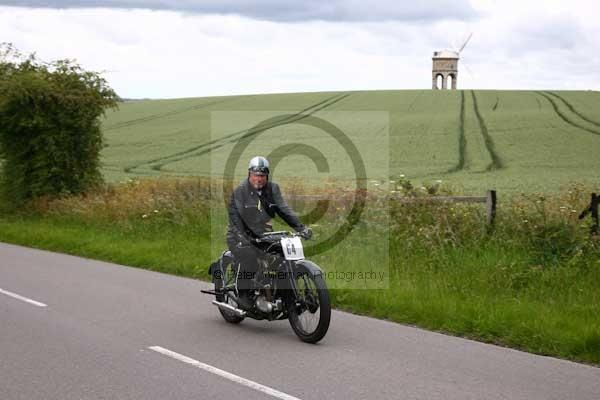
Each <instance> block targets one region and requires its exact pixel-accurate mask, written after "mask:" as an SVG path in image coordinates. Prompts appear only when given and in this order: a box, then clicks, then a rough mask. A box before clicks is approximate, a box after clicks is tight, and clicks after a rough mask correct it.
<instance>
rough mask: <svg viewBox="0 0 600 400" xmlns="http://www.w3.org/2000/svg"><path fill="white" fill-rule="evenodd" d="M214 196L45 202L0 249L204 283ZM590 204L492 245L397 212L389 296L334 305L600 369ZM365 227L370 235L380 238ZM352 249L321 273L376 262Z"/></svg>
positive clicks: (598, 253) (411, 211) (14, 223)
mask: <svg viewBox="0 0 600 400" xmlns="http://www.w3.org/2000/svg"><path fill="white" fill-rule="evenodd" d="M404 184H405V186H406V187H408V185H406V182H404ZM205 185H206V182H198V181H194V180H189V179H188V180H185V181H174V180H169V181H161V180H153V181H142V182H139V181H132V182H130V183H128V184H126V185H121V186H116V187H110V188H108V189H107V190H105V191H103V192H101V193H97V194H94V195H91V196H87V197H79V198H67V199H62V200H54V201H40V202H38V203H37V204H33V205H32V206H31V208H30V209H29V210H28V212H26V213H18V214H14V213H12V214H3V215H0V241H3V242H9V243H15V244H20V245H25V246H30V247H35V248H41V249H47V250H52V251H58V252H63V253H68V254H74V255H79V256H84V257H89V258H94V259H100V260H105V261H110V262H115V263H119V264H125V265H131V266H135V267H140V268H146V269H150V270H154V271H161V272H166V273H170V274H175V275H180V276H186V277H191V278H196V279H207V278H208V276H207V272H206V269H207V267H208V264H209V262H210V261H211V257H212V256H213V255H212V254H211V243H210V214H211V213H210V212H209V208H210V207H207V204H209V202H207V200H206V192H207V190H206V186H205ZM585 193H586V190H583V189H582V188H579V189H573V190H569V191H568V192H565V195H564V196H562V197H557V198H552V199H548V198H545V197H543V196H539V195H538V196H533V195H532V196H529V197H527V196H525V197H523V198H521V199H518V200H514V201H511V202H508V201H505V202H504V203H503V207H502V208H500V209H499V215H498V222H497V226H496V228H495V231H494V233H493V234H492V235H487V234H485V229H483V219H484V216H483V215H482V210H480V209H478V208H477V207H474V206H469V205H465V206H461V205H455V204H446V205H436V206H432V205H428V204H421V205H398V204H391V205H390V214H389V217H390V220H389V223H390V229H389V269H388V272H389V288H388V289H380V290H364V289H363V290H358V289H336V290H332V291H331V292H332V298H333V304H334V306H335V307H337V308H339V309H344V310H348V311H351V312H355V313H360V314H365V315H371V316H374V317H377V318H385V319H389V320H392V321H396V322H402V323H408V324H413V325H417V326H420V327H424V328H427V329H432V330H437V331H441V332H446V333H451V334H454V335H458V336H464V337H469V338H473V339H477V340H481V341H485V342H490V343H495V344H500V345H504V346H510V347H514V348H518V349H522V350H525V351H529V352H533V353H537V354H544V355H550V356H557V357H561V358H566V359H571V360H575V361H581V362H588V363H592V364H600V287H599V286H600V285H598V282H600V241H599V240H598V238H595V239H594V238H590V237H589V235H588V234H587V229H588V228H589V227H587V226H585V225H581V223H580V222H579V221H577V220H576V216H575V213H574V212H573V211H574V210H577V209H579V208H578V207H583V205H584V202H585ZM337 211H338V212H339V208H338V209H337ZM368 223H369V221H366V225H365V226H366V227H361V229H363V232H364V233H365V234H366V235H370V236H373V235H377V234H379V233H378V232H379V231H376V230H369V227H368ZM315 230H316V233H317V234H318V233H319V228H316V229H315ZM382 239H383V237H382ZM350 249H351V251H353V252H354V253H350V254H349V256H348V255H346V257H330V258H327V257H321V258H320V259H319V263H320V264H321V265H322V266H323V267H324V269H325V270H335V269H337V268H339V267H340V266H339V265H337V264H336V263H340V262H341V261H340V260H344V261H343V262H344V263H352V261H351V260H354V259H355V260H361V259H362V260H364V253H365V252H368V251H369V249H368V248H364V247H361V246H357V245H355V244H352V246H350ZM349 260H350V261H349ZM346 267H347V266H346ZM350 267H352V266H350ZM357 267H358V266H357ZM382 268H383V266H382Z"/></svg>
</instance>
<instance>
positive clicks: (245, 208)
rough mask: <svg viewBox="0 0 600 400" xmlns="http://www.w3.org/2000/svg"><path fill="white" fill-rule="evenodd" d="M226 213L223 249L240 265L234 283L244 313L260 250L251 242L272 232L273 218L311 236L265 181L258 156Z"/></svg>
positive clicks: (251, 297) (266, 168)
mask: <svg viewBox="0 0 600 400" xmlns="http://www.w3.org/2000/svg"><path fill="white" fill-rule="evenodd" d="M228 213H229V226H228V228H227V246H228V247H229V250H230V251H231V252H232V253H233V255H234V257H235V258H236V259H237V260H239V261H240V263H241V267H240V271H238V280H237V287H238V294H239V296H238V300H239V301H238V307H240V308H242V309H246V310H247V309H250V308H252V306H253V304H254V289H255V288H254V285H253V284H254V281H253V278H254V277H255V276H256V273H257V272H258V258H259V257H260V256H261V253H263V250H264V249H261V247H260V245H259V244H258V243H256V242H255V241H254V239H256V238H258V237H260V236H261V235H262V234H263V233H265V232H270V231H272V230H273V228H272V226H271V224H270V221H271V219H272V218H273V217H275V215H276V214H277V215H279V216H280V217H281V218H282V219H283V220H284V221H285V222H286V223H287V224H288V225H289V226H290V227H292V228H293V229H294V230H296V231H297V232H301V233H302V234H303V235H304V236H305V237H307V238H309V237H310V236H312V231H311V230H310V228H307V227H306V226H305V225H304V224H302V222H300V220H299V219H298V217H297V216H296V214H295V213H294V211H293V210H292V209H291V208H290V207H289V206H288V205H287V203H286V202H285V200H284V199H283V197H282V196H281V191H280V189H279V185H277V184H276V183H274V182H271V181H269V161H267V159H266V158H264V157H261V156H257V157H254V158H252V159H251V160H250V163H249V165H248V177H247V179H245V180H243V181H242V182H241V183H240V185H239V186H238V187H237V188H236V189H235V190H234V191H233V193H232V195H231V201H230V203H229V209H228Z"/></svg>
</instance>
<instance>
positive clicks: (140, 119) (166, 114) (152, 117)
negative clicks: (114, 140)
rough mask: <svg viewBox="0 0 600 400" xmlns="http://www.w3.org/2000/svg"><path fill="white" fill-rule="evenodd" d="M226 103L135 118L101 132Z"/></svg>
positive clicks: (200, 105) (202, 105)
mask: <svg viewBox="0 0 600 400" xmlns="http://www.w3.org/2000/svg"><path fill="white" fill-rule="evenodd" d="M227 101H231V99H227V100H219V101H213V102H210V103H203V104H196V105H194V106H189V107H185V108H180V109H177V110H173V111H169V112H166V113H162V114H152V115H148V116H145V117H141V118H135V119H131V120H129V121H123V122H119V123H116V124H114V125H109V126H107V127H105V128H103V129H102V130H103V131H110V130H114V129H120V128H128V127H131V126H134V125H139V124H143V123H145V122H149V121H154V120H157V119H161V118H165V117H170V116H173V115H178V114H183V113H186V112H189V111H195V110H201V109H203V108H206V107H209V106H213V105H215V104H220V103H225V102H227Z"/></svg>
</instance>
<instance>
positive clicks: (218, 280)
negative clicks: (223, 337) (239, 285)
mask: <svg viewBox="0 0 600 400" xmlns="http://www.w3.org/2000/svg"><path fill="white" fill-rule="evenodd" d="M219 275H220V276H219ZM235 275H236V274H235V271H234V264H233V263H228V265H227V266H225V271H223V272H222V273H221V274H215V277H214V283H215V292H217V291H219V290H221V288H223V287H224V286H225V287H233V286H234V284H235ZM216 299H217V301H219V302H222V303H227V304H229V305H231V306H233V307H237V304H236V302H235V301H233V299H231V297H230V296H229V292H227V293H226V294H218V295H217V296H216ZM218 308H219V312H220V313H221V315H222V316H223V319H224V320H225V321H227V322H229V323H231V324H239V323H240V322H242V321H243V320H244V317H240V316H239V315H237V314H236V313H234V312H233V311H229V310H225V309H223V308H221V307H218Z"/></svg>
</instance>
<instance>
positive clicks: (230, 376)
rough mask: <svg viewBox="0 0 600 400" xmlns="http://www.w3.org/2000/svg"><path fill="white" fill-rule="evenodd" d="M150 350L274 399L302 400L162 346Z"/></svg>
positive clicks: (152, 347)
mask: <svg viewBox="0 0 600 400" xmlns="http://www.w3.org/2000/svg"><path fill="white" fill-rule="evenodd" d="M148 348H149V349H150V350H154V351H156V352H158V353H161V354H164V355H166V356H169V357H171V358H174V359H176V360H179V361H182V362H184V363H186V364H190V365H193V366H194V367H197V368H200V369H203V370H205V371H208V372H210V373H213V374H215V375H219V376H221V377H223V378H225V379H229V380H230V381H233V382H236V383H239V384H240V385H244V386H247V387H249V388H252V389H254V390H258V391H259V392H263V393H266V394H268V395H271V396H273V397H276V398H278V399H281V400H300V399H299V398H297V397H294V396H290V395H289V394H286V393H283V392H280V391H279V390H275V389H272V388H270V387H268V386H264V385H261V384H260V383H257V382H254V381H251V380H249V379H246V378H242V377H241V376H237V375H235V374H232V373H230V372H227V371H223V370H222V369H219V368H217V367H213V366H212V365H208V364H204V363H202V362H200V361H198V360H194V359H193V358H189V357H186V356H184V355H182V354H179V353H175V352H174V351H171V350H168V349H165V348H163V347H160V346H151V347H148Z"/></svg>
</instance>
